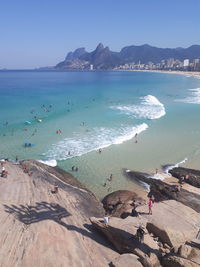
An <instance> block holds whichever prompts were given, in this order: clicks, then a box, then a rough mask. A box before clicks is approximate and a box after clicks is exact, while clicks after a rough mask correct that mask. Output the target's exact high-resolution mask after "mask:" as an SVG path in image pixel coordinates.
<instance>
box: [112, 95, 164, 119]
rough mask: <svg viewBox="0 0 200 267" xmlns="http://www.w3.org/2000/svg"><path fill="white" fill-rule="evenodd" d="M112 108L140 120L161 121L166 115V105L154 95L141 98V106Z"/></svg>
mask: <svg viewBox="0 0 200 267" xmlns="http://www.w3.org/2000/svg"><path fill="white" fill-rule="evenodd" d="M111 108H112V109H117V110H120V111H121V112H122V113H123V114H126V115H129V116H133V117H135V118H139V119H150V120H153V119H159V118H161V117H162V116H164V115H165V114H166V112H165V107H164V105H163V104H162V103H161V102H160V101H159V100H158V99H157V98H156V97H155V96H152V95H147V96H144V97H141V102H140V104H139V105H127V106H112V107H111Z"/></svg>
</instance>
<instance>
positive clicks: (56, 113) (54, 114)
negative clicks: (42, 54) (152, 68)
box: [0, 71, 200, 198]
mask: <svg viewBox="0 0 200 267" xmlns="http://www.w3.org/2000/svg"><path fill="white" fill-rule="evenodd" d="M0 95H1V104H0V111H1V112H0V157H1V158H9V159H11V160H15V158H16V156H18V158H19V160H23V159H36V160H42V161H44V162H45V163H47V164H50V165H53V166H55V165H58V166H59V167H61V168H63V169H65V170H66V171H68V172H71V173H72V174H73V175H74V176H75V177H77V178H78V179H79V180H80V181H81V182H82V183H83V184H85V185H86V186H87V187H88V188H89V189H90V190H91V191H93V192H94V193H95V194H96V195H97V196H98V197H99V198H102V197H103V196H105V195H106V194H108V193H110V192H112V191H115V190H118V189H129V190H134V191H136V192H138V193H141V192H142V191H143V189H142V188H141V187H140V186H139V185H137V184H135V183H133V182H132V181H129V180H128V179H127V178H126V177H125V176H124V169H126V170H128V169H130V170H135V171H142V172H146V173H149V174H151V176H154V177H156V178H158V179H163V177H164V176H163V171H166V170H164V169H163V168H162V166H165V165H167V166H171V165H172V166H173V165H176V164H178V163H180V164H181V166H184V167H191V168H197V169H198V168H199V161H200V123H199V114H200V80H199V79H196V78H193V77H186V76H183V75H175V74H173V75H172V74H166V73H150V72H134V71H1V72H0ZM99 149H100V151H101V153H100V152H99ZM72 166H75V167H78V171H72ZM156 169H158V172H159V173H158V174H157V175H155V170H156ZM111 174H112V181H109V179H108V178H109V177H110V175H111ZM105 183H106V185H105Z"/></svg>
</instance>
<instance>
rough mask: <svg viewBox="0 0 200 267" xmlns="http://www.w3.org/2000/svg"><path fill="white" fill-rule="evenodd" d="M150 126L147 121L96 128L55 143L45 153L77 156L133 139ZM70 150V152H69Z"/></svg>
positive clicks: (62, 157)
mask: <svg viewBox="0 0 200 267" xmlns="http://www.w3.org/2000/svg"><path fill="white" fill-rule="evenodd" d="M147 128H148V125H147V124H146V123H142V124H140V125H136V126H134V127H120V128H117V129H113V128H111V129H109V128H94V129H93V130H92V131H90V132H88V133H87V135H84V136H81V135H80V134H76V135H75V136H74V137H72V138H65V139H64V140H62V141H60V142H58V143H56V144H53V145H52V147H51V148H50V149H49V150H48V151H47V152H46V153H44V156H45V157H46V158H47V159H56V160H65V159H67V158H72V157H76V156H81V155H83V154H86V153H88V152H91V151H94V150H98V149H100V148H105V147H108V146H110V145H113V144H115V145H117V144H122V143H123V142H125V141H127V140H130V139H132V138H133V137H134V136H135V134H136V133H137V134H139V133H141V132H143V131H145V130H146V129H147ZM69 151H70V154H69Z"/></svg>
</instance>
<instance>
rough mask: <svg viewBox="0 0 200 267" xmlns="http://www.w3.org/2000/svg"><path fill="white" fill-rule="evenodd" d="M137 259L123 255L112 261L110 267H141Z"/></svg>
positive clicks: (134, 256)
mask: <svg viewBox="0 0 200 267" xmlns="http://www.w3.org/2000/svg"><path fill="white" fill-rule="evenodd" d="M138 259H139V257H137V256H136V255H134V254H129V253H127V254H123V255H120V256H118V257H117V258H116V259H114V260H113V261H112V262H111V263H110V266H112V267H124V266H134V267H143V265H142V264H141V263H140V262H139V260H138Z"/></svg>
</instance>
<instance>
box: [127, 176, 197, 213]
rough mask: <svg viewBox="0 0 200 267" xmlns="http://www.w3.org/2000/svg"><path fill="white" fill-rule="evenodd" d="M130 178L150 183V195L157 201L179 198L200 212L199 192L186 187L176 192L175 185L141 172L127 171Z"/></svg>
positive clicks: (178, 199)
mask: <svg viewBox="0 0 200 267" xmlns="http://www.w3.org/2000/svg"><path fill="white" fill-rule="evenodd" d="M125 174H126V176H127V177H128V179H130V180H132V181H141V182H144V183H147V184H149V185H150V195H154V197H155V200H156V201H163V200H170V199H174V200H177V201H179V202H181V203H183V204H184V205H186V206H188V207H191V208H192V209H194V210H195V211H197V212H200V202H199V194H195V193H192V192H189V191H187V190H185V189H181V191H180V192H176V188H175V186H173V185H169V184H167V183H165V182H163V181H161V180H157V179H153V178H150V177H148V176H149V175H148V174H144V173H141V172H135V171H130V172H125Z"/></svg>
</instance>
